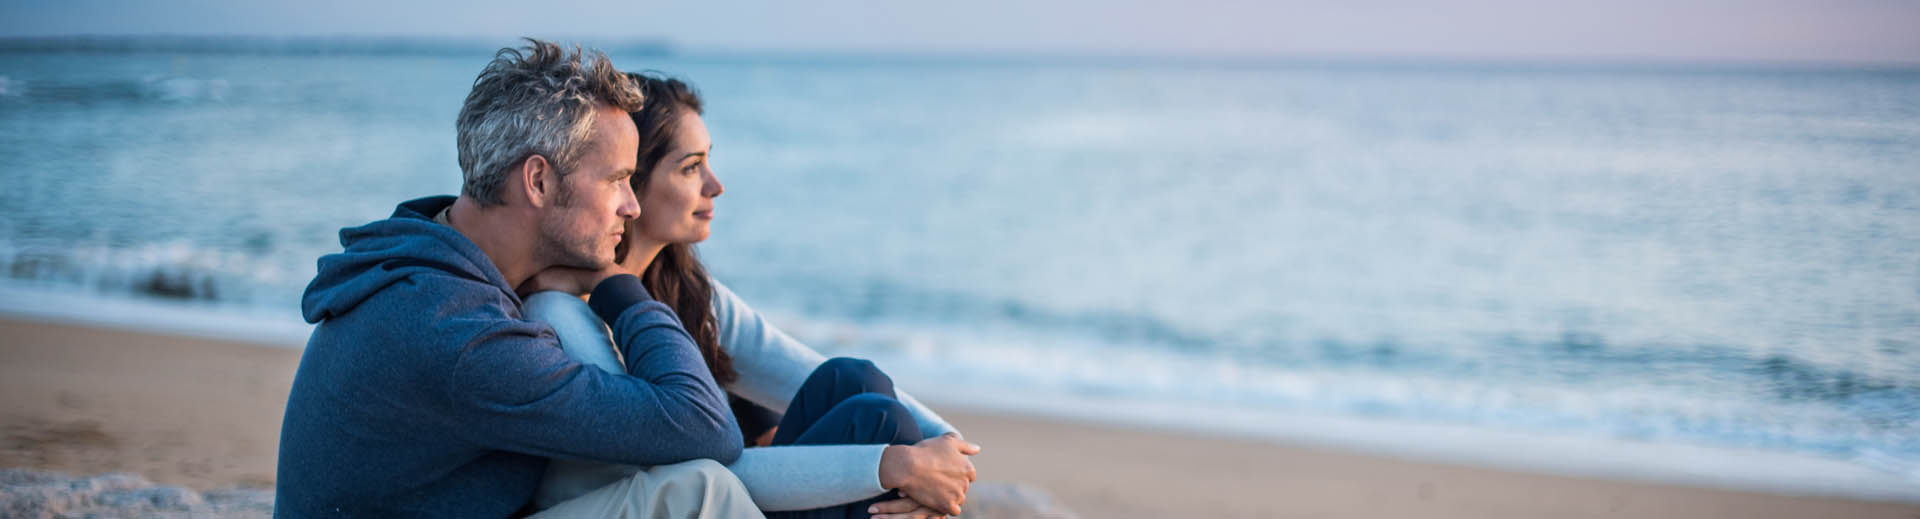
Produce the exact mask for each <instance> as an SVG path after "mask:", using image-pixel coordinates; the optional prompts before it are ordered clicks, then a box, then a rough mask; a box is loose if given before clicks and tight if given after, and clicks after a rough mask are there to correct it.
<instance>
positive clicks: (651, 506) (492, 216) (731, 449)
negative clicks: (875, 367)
mask: <svg viewBox="0 0 1920 519" xmlns="http://www.w3.org/2000/svg"><path fill="white" fill-rule="evenodd" d="M530 41H531V45H530V46H529V47H528V48H527V49H526V52H524V53H523V52H521V51H519V50H512V49H508V50H502V51H501V52H500V53H499V54H497V55H496V56H495V58H494V60H493V62H492V63H490V64H489V65H488V66H487V67H486V69H485V70H484V71H482V72H481V73H480V76H479V78H478V79H476V80H475V81H474V85H473V90H472V92H471V93H470V94H468V96H467V100H466V104H465V105H464V106H463V107H462V109H461V111H460V116H459V121H458V126H457V132H458V142H459V155H460V169H461V173H462V175H463V177H464V183H463V186H462V188H461V192H460V196H459V197H457V198H455V197H444V196H442V197H430V198H422V199H419V200H413V201H409V202H405V203H402V204H400V206H399V207H398V208H397V209H395V210H394V213H393V216H392V217H390V218H388V219H386V220H380V221H376V222H373V223H370V224H367V225H364V226H360V227H354V228H348V229H344V230H342V231H341V233H340V239H341V244H342V245H343V246H344V247H345V251H343V252H340V253H337V254H331V255H327V256H325V257H322V258H321V259H320V262H319V274H318V275H317V276H316V277H315V278H314V280H313V282H312V284H310V285H309V286H308V287H307V292H306V295H305V296H304V298H303V300H302V312H303V314H304V315H305V317H306V319H307V321H309V322H312V323H317V326H316V327H315V328H314V331H313V335H312V337H311V338H310V339H309V340H308V342H307V348H306V351H305V354H304V355H303V356H302V357H301V360H300V369H299V372H298V374H297V375H296V376H295V378H294V383H293V391H292V394H291V395H290V397H289V398H288V401H287V410H286V418H285V422H284V424H283V426H282V429H281V437H280V466H279V486H278V491H277V492H278V496H277V497H278V499H277V501H276V503H275V510H274V512H275V515H276V516H278V517H282V518H303V517H460V518H484V517H509V516H513V515H515V514H517V513H522V512H525V511H526V510H524V508H525V507H526V506H527V504H528V503H529V501H530V498H531V496H532V495H533V493H534V490H535V488H536V487H537V486H538V485H539V483H540V478H541V475H542V473H543V470H544V469H545V467H546V465H547V460H548V459H549V458H575V459H591V460H600V461H609V462H618V463H627V464H633V465H642V466H652V467H654V468H653V469H650V470H648V471H643V472H640V473H637V474H635V475H633V476H631V477H628V478H626V479H623V480H620V481H619V482H616V483H614V484H612V485H608V486H607V487H604V488H601V489H599V490H596V491H594V492H591V493H588V494H587V495H585V496H582V497H579V498H576V499H574V500H572V501H568V502H565V503H561V504H560V505H558V506H555V507H554V508H552V509H549V510H547V511H545V512H542V515H543V516H545V515H549V514H552V515H569V514H579V515H588V514H592V515H595V516H601V517H638V516H667V517H691V516H695V515H701V516H704V517H760V513H759V512H758V511H757V510H755V509H754V507H753V504H752V501H751V500H750V499H749V498H748V497H747V496H746V494H745V491H744V490H743V488H742V487H741V485H740V483H739V481H738V480H737V479H735V478H734V477H733V475H732V474H731V473H730V472H728V471H727V470H726V469H725V468H724V467H722V466H721V463H730V462H732V461H733V460H734V459H736V458H737V457H739V455H740V451H741V446H742V443H743V442H742V440H741V436H740V431H739V428H738V426H737V425H735V423H734V418H733V415H732V413H731V412H730V410H729V409H728V406H727V402H726V398H725V394H724V393H722V392H721V390H720V388H719V387H718V386H717V385H716V384H715V382H714V380H713V378H712V375H710V374H709V371H708V369H707V367H706V365H705V364H704V362H703V361H702V360H701V357H700V355H699V353H698V351H697V349H696V348H695V346H694V343H693V342H692V340H691V339H690V338H689V337H688V336H687V334H686V332H685V331H683V330H682V329H681V328H680V325H679V324H678V319H677V318H676V317H674V315H673V314H672V312H671V311H670V310H668V309H667V307H666V306H664V305H662V304H660V303H658V302H653V301H651V300H650V298H649V296H648V294H647V292H646V290H645V288H643V287H642V286H641V284H640V282H639V280H638V279H637V278H635V277H633V276H631V275H624V274H622V275H615V274H614V272H615V270H616V269H615V267H614V261H613V260H614V249H615V247H616V246H617V245H618V244H619V241H620V236H621V232H622V231H623V230H624V228H625V224H626V222H627V220H629V219H632V218H634V217H635V216H638V215H639V213H640V208H639V205H638V201H637V200H636V199H635V197H634V194H633V191H632V188H631V187H629V184H628V182H627V177H628V176H630V175H632V174H633V172H634V169H635V164H634V161H635V156H636V154H637V153H638V152H637V147H638V142H637V141H638V139H639V136H638V132H637V131H636V130H635V128H634V126H633V122H632V120H631V119H629V118H628V116H627V112H629V111H631V110H636V109H638V108H639V105H640V102H641V99H640V97H641V95H640V93H639V91H638V90H636V89H635V87H634V85H632V84H631V83H629V82H628V80H627V79H626V77H625V76H624V75H623V74H621V73H620V72H618V71H616V70H614V69H613V67H612V65H611V64H610V63H608V61H607V59H606V57H605V56H604V55H601V54H600V53H598V52H592V53H587V54H586V55H584V56H583V55H582V53H581V52H580V51H578V50H575V51H573V52H567V51H565V50H564V49H562V48H561V47H559V46H557V45H554V44H552V43H548V42H543V41H538V40H530ZM516 288H519V289H523V290H526V291H529V292H530V291H532V290H536V289H544V290H562V291H567V292H570V293H578V294H584V293H588V292H589V291H591V292H592V306H593V310H594V311H595V313H597V314H599V315H600V317H601V318H602V319H604V320H605V321H606V322H607V323H608V324H609V326H611V327H612V329H613V335H614V337H615V339H616V342H617V344H618V346H619V347H620V348H621V349H622V350H623V353H624V355H623V356H624V358H626V359H628V361H627V363H628V366H627V368H628V372H629V373H630V375H616V374H611V373H607V372H605V371H603V370H600V369H596V368H592V367H589V366H586V365H583V364H580V363H578V362H574V361H572V360H569V358H568V357H567V355H566V354H565V353H563V352H562V351H561V349H560V347H559V345H558V342H557V341H556V339H555V338H554V336H553V332H552V330H551V329H550V328H549V327H547V326H546V325H544V324H540V323H537V322H534V321H529V320H526V319H523V318H522V316H521V313H520V303H521V301H520V299H519V297H518V296H517V295H516ZM716 460H717V462H716Z"/></svg>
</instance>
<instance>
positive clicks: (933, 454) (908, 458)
mask: <svg viewBox="0 0 1920 519" xmlns="http://www.w3.org/2000/svg"><path fill="white" fill-rule="evenodd" d="M979 453H980V446H979V445H974V444H971V443H967V442H966V440H962V439H960V435H958V434H954V433H947V434H943V435H940V436H937V437H933V438H928V439H926V440H922V441H921V442H920V443H917V444H914V445H894V446H890V447H887V450H886V451H885V452H884V453H883V454H881V456H880V486H882V487H885V488H889V489H895V490H899V491H900V495H901V496H902V497H906V498H908V499H912V500H913V501H915V502H917V503H920V504H921V505H923V506H925V507H927V508H928V509H930V510H932V511H934V512H938V513H940V514H944V515H960V505H961V504H963V503H965V502H966V501H967V487H968V485H969V484H971V483H972V482H973V478H974V472H973V462H972V461H969V460H968V459H967V457H968V456H972V455H975V454H979Z"/></svg>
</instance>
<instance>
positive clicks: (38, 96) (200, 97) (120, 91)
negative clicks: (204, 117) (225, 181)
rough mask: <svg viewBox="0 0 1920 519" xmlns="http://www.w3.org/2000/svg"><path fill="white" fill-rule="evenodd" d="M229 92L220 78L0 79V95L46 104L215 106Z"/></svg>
mask: <svg viewBox="0 0 1920 519" xmlns="http://www.w3.org/2000/svg"><path fill="white" fill-rule="evenodd" d="M233 91H234V89H233V85H232V83H231V82H229V81H227V80H226V79H221V78H187V77H176V76H147V77H144V78H140V79H108V80H98V81H60V80H35V81H26V80H19V79H7V78H0V95H5V96H8V97H17V98H23V99H26V100H28V101H39V102H50V103H74V104H95V103H101V102H116V101H117V102H164V103H218V102H224V101H226V100H227V99H228V96H229V95H230V94H232V93H233Z"/></svg>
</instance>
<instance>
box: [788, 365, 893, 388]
mask: <svg viewBox="0 0 1920 519" xmlns="http://www.w3.org/2000/svg"><path fill="white" fill-rule="evenodd" d="M819 377H823V378H826V379H827V380H833V381H836V382H838V383H839V384H853V385H857V386H859V387H860V388H862V390H863V391H862V392H870V393H880V394H884V395H889V396H891V395H893V378H892V377H888V376H887V374H886V372H883V371H880V367H879V366H875V365H873V362H872V361H869V360H866V359H856V358H852V357H834V358H831V359H827V361H826V362H822V363H820V367H817V368H814V369H813V375H812V376H811V377H809V378H819Z"/></svg>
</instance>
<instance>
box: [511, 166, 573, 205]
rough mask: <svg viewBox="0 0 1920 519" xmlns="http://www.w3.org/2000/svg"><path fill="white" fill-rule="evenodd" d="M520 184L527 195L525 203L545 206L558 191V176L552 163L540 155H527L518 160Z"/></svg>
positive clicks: (559, 186)
mask: <svg viewBox="0 0 1920 519" xmlns="http://www.w3.org/2000/svg"><path fill="white" fill-rule="evenodd" d="M518 173H519V174H520V186H521V189H522V190H523V191H524V194H525V195H526V197H527V203H528V204H530V205H532V206H533V207H536V208H541V207H546V206H547V205H548V204H549V203H551V202H553V197H554V195H557V194H559V193H560V190H561V189H563V187H562V186H561V185H560V176H559V175H556V174H555V173H556V172H555V171H554V169H553V163H552V162H548V161H547V158H546V157H544V156H541V155H537V154H536V155H533V156H529V157H527V160H524V161H521V162H520V169H519V171H518Z"/></svg>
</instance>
